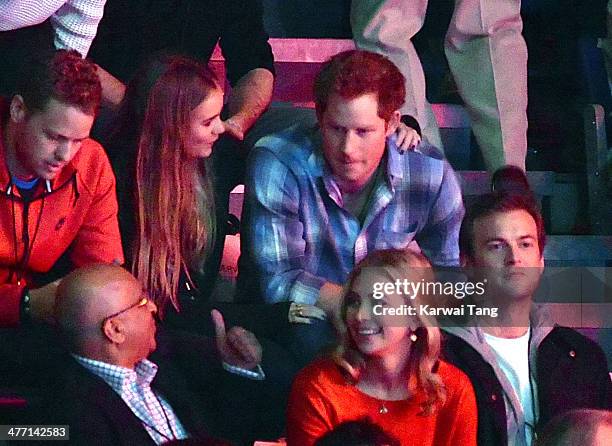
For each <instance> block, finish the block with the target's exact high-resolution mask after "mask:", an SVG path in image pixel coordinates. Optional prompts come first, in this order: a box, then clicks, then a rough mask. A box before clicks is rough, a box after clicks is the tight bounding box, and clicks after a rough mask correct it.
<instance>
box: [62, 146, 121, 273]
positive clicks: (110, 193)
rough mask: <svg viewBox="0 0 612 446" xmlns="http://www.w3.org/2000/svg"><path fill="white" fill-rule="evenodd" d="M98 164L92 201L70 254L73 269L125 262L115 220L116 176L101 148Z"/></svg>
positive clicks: (116, 206) (116, 210)
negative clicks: (94, 264)
mask: <svg viewBox="0 0 612 446" xmlns="http://www.w3.org/2000/svg"><path fill="white" fill-rule="evenodd" d="M97 162H99V163H100V165H101V169H100V174H99V175H98V179H97V183H96V184H95V187H94V188H93V190H92V194H93V198H92V202H91V204H90V206H89V208H88V209H87V211H86V212H87V213H86V215H85V218H84V219H83V224H82V225H81V227H80V229H79V231H78V233H77V235H76V237H75V240H74V241H73V244H72V250H71V252H70V260H71V261H72V263H73V265H74V267H75V268H78V267H80V266H83V265H86V264H90V263H98V262H101V263H111V262H114V263H117V264H123V261H124V260H123V249H122V247H121V236H120V234H119V223H118V220H117V214H118V205H117V193H116V191H115V176H114V174H113V171H112V169H111V166H110V163H109V161H108V158H107V157H106V155H105V154H104V153H103V149H101V152H100V156H99V158H98V160H97Z"/></svg>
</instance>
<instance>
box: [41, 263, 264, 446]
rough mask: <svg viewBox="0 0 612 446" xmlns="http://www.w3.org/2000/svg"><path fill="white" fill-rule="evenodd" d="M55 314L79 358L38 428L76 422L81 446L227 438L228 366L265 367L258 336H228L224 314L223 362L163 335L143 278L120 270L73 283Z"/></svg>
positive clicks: (206, 348)
mask: <svg viewBox="0 0 612 446" xmlns="http://www.w3.org/2000/svg"><path fill="white" fill-rule="evenodd" d="M54 314H55V319H56V321H57V325H58V328H59V332H60V335H61V339H62V341H63V342H64V344H65V346H66V348H67V350H68V351H69V352H70V356H71V358H66V361H61V364H62V366H61V369H60V370H61V372H60V373H58V375H59V376H56V377H55V378H54V382H55V384H54V388H53V390H52V392H51V393H50V394H49V395H48V396H49V398H48V399H49V401H50V403H49V406H47V407H46V408H45V410H44V413H41V414H38V418H37V423H50V422H52V423H54V424H68V425H69V426H70V440H71V442H72V444H81V443H83V444H84V443H86V442H91V440H92V439H95V442H96V444H100V445H106V444H108V445H111V444H112V445H117V444H138V445H146V444H162V443H164V442H167V441H171V440H178V439H183V438H188V437H195V436H203V435H205V434H210V433H215V434H217V435H221V434H222V432H220V431H221V430H222V429H221V428H220V427H219V426H220V425H221V424H222V423H223V422H224V418H225V417H226V416H229V415H226V414H224V413H223V406H224V404H223V402H221V401H218V398H219V397H220V396H219V395H217V394H216V393H217V390H219V388H220V387H223V384H222V383H223V382H226V381H227V380H226V378H227V375H228V374H224V373H223V370H222V368H221V366H220V361H219V359H221V360H222V361H226V362H228V361H229V362H232V364H231V365H233V366H245V365H246V366H248V363H249V362H254V363H258V362H259V360H260V351H258V349H257V345H256V341H254V338H253V337H252V335H250V333H248V332H246V331H243V332H241V333H235V332H229V333H228V334H227V336H226V334H225V330H224V328H223V327H222V325H223V324H222V318H221V317H220V314H219V315H217V317H216V318H215V322H216V324H217V325H218V326H217V329H218V330H217V333H218V335H217V353H218V355H217V354H216V353H215V348H214V346H213V345H212V344H211V343H206V342H204V341H203V340H202V338H200V337H196V336H193V335H190V336H189V337H188V338H185V337H184V336H181V337H180V338H179V337H177V335H176V334H170V333H163V332H162V330H160V333H159V334H158V333H157V324H156V319H157V318H156V314H157V307H156V306H155V304H154V303H153V301H151V300H149V298H148V296H147V294H146V292H144V291H143V290H142V286H141V284H140V283H139V282H138V280H136V279H135V278H134V277H133V276H132V275H131V274H130V273H128V272H127V271H126V270H124V269H122V268H121V267H119V266H115V265H107V264H97V265H91V266H88V267H85V268H82V269H79V270H76V271H74V272H72V273H71V274H69V275H68V276H66V278H65V279H64V280H63V281H62V282H61V284H60V286H59V288H58V292H57V298H56V303H55V312H54ZM158 342H159V343H158ZM230 352H233V353H231V354H230ZM238 352H240V353H242V355H238ZM150 355H151V359H148V357H149V356H150ZM236 356H241V357H242V358H243V361H242V362H241V361H237V362H236V361H234V358H235V357H236ZM219 357H220V358H219ZM236 379H239V378H238V377H236Z"/></svg>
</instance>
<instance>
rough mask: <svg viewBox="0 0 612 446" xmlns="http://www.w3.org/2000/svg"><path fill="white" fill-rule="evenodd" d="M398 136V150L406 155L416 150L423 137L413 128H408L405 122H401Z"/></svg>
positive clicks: (397, 131) (398, 127)
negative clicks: (406, 152)
mask: <svg viewBox="0 0 612 446" xmlns="http://www.w3.org/2000/svg"><path fill="white" fill-rule="evenodd" d="M395 133H396V135H397V141H396V144H397V148H398V149H399V151H400V153H402V154H403V153H404V152H405V151H406V150H414V149H416V148H417V146H418V145H419V144H420V143H421V137H420V136H419V134H418V132H417V131H416V130H415V129H413V128H412V127H409V126H407V125H406V124H404V123H403V122H400V123H399V125H398V126H397V130H396V131H395Z"/></svg>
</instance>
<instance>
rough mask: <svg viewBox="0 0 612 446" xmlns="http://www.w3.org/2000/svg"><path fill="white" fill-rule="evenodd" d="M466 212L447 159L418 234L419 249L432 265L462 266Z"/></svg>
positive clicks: (457, 184) (454, 175) (459, 188)
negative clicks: (460, 239) (461, 250)
mask: <svg viewBox="0 0 612 446" xmlns="http://www.w3.org/2000/svg"><path fill="white" fill-rule="evenodd" d="M463 214H464V208H463V198H462V196H461V187H460V186H459V181H458V179H457V175H456V174H455V172H454V171H453V169H452V168H451V166H450V164H448V162H446V161H444V171H443V175H442V181H441V182H440V187H439V189H438V191H437V194H436V195H435V198H434V202H433V204H432V206H431V209H430V211H429V218H428V221H427V224H426V225H425V227H424V228H423V230H422V231H421V232H420V233H419V234H418V236H417V242H418V244H419V246H420V248H421V249H422V250H423V252H424V253H425V254H426V255H427V257H428V258H429V259H430V260H431V262H432V264H434V265H438V266H458V265H459V229H460V227H461V221H462V220H463Z"/></svg>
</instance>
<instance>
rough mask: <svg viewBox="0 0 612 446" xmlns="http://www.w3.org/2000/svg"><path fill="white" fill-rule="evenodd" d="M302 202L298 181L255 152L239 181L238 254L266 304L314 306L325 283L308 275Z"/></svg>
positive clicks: (273, 157)
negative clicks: (241, 187) (241, 219)
mask: <svg viewBox="0 0 612 446" xmlns="http://www.w3.org/2000/svg"><path fill="white" fill-rule="evenodd" d="M311 205H312V203H308V200H307V199H306V198H305V197H303V196H302V194H301V192H300V185H299V178H298V177H297V175H296V174H295V173H294V172H293V171H291V170H290V169H289V168H288V167H287V166H286V165H285V164H283V163H282V162H281V161H280V160H279V159H278V158H277V157H276V155H275V154H274V153H272V152H271V151H269V150H267V149H265V148H261V147H259V148H255V149H254V151H253V153H252V154H251V157H250V160H249V165H248V168H247V175H246V181H245V201H244V206H245V211H244V214H243V215H245V217H246V218H245V222H244V223H245V225H244V226H243V233H242V237H245V239H244V240H243V245H242V246H243V253H244V254H246V255H247V256H248V258H247V261H248V262H250V265H249V269H250V270H251V271H253V273H254V275H255V276H256V278H255V280H256V281H257V282H258V285H259V290H260V292H261V294H262V297H263V300H264V301H265V302H266V303H277V302H282V301H288V300H289V301H294V302H298V303H307V304H314V303H315V302H316V301H317V299H318V296H319V290H320V288H321V287H322V286H323V284H324V283H325V279H323V278H322V277H319V276H317V275H316V274H314V273H313V272H312V271H308V265H309V264H311V263H312V262H309V259H308V256H309V249H308V246H307V244H306V241H305V237H304V226H305V225H304V221H303V220H302V219H304V218H308V217H307V216H308V210H309V206H311Z"/></svg>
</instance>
